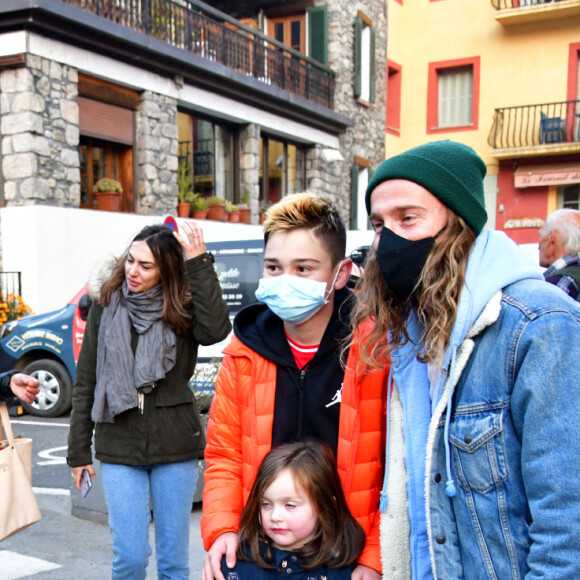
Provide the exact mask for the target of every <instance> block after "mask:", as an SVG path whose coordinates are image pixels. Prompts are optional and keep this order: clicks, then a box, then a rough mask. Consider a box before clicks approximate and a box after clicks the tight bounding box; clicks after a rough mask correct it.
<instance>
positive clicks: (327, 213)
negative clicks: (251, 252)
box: [264, 192, 346, 266]
mask: <svg viewBox="0 0 580 580" xmlns="http://www.w3.org/2000/svg"><path fill="white" fill-rule="evenodd" d="M300 228H304V229H309V230H312V233H313V234H314V235H315V236H316V237H317V238H318V239H319V240H320V242H321V243H322V245H323V247H324V249H325V250H326V251H327V252H328V254H329V255H330V258H331V260H332V265H333V266H336V264H338V263H339V262H340V261H341V260H342V259H343V258H344V256H345V253H346V228H345V227H344V223H343V221H342V218H341V217H340V215H339V213H338V211H337V210H336V209H335V208H334V207H333V206H332V204H331V202H330V200H329V199H328V198H326V197H321V196H319V195H315V194H313V193H309V192H304V193H295V194H292V195H288V196H287V197H284V198H282V199H281V200H280V201H279V202H278V203H276V204H275V205H273V206H272V207H271V208H270V209H269V210H268V212H267V214H266V221H265V222H264V246H265V245H266V244H267V243H268V240H269V239H270V236H271V235H272V234H273V233H275V232H279V231H292V230H297V229H300Z"/></svg>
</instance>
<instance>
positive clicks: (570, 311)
mask: <svg viewBox="0 0 580 580" xmlns="http://www.w3.org/2000/svg"><path fill="white" fill-rule="evenodd" d="M495 234H497V233H493V234H492V233H490V232H484V233H482V234H481V236H480V238H482V236H483V239H480V238H478V243H477V244H476V248H475V249H474V251H473V253H472V257H471V258H470V266H471V262H472V258H473V259H475V260H477V261H478V264H477V265H478V268H477V269H476V272H478V273H479V274H478V275H477V276H474V270H473V268H472V270H471V272H470V267H468V275H467V276H466V279H467V282H466V288H465V289H464V293H465V292H466V291H468V292H469V293H470V295H471V297H470V300H469V302H471V304H469V306H468V307H467V310H466V309H465V307H464V311H463V312H462V313H461V314H460V315H458V323H457V324H456V327H457V326H458V325H464V327H465V329H466V330H464V331H461V332H458V333H456V335H455V337H454V336H453V335H452V340H451V347H450V351H449V353H448V356H447V357H446V362H445V363H444V366H443V369H444V371H445V372H444V375H443V377H442V379H441V382H440V389H439V394H438V396H437V398H436V399H435V400H434V401H433V410H432V416H431V421H430V424H429V427H428V430H427V442H426V447H424V448H423V449H424V453H423V454H422V456H421V455H420V454H419V452H418V451H417V449H415V450H409V449H408V447H409V446H410V445H412V442H411V441H410V440H409V438H408V437H405V433H408V427H409V426H411V427H412V426H413V425H414V423H413V420H414V412H413V409H411V408H408V407H407V408H405V385H403V384H400V383H399V384H398V383H397V381H398V379H399V380H401V379H402V378H403V377H404V376H405V373H404V372H402V370H404V369H402V368H401V367H399V368H397V367H396V365H395V359H394V360H393V368H394V369H395V370H394V373H393V374H394V383H395V385H396V388H397V391H398V393H400V394H401V403H402V408H403V412H402V413H401V414H400V415H401V425H398V426H393V425H391V429H395V430H396V429H399V428H400V429H401V430H402V432H403V437H404V445H405V451H404V457H405V461H404V464H405V465H404V468H403V470H404V472H405V478H406V489H405V490H404V491H406V492H407V495H409V492H411V493H412V489H411V487H410V482H409V477H410V476H409V473H410V471H411V470H412V466H411V462H410V460H409V457H410V456H411V455H412V461H414V462H417V461H418V460H420V459H422V463H421V464H422V465H424V473H423V475H424V481H423V485H424V488H423V489H424V500H425V512H424V514H423V515H424V522H425V526H424V529H425V530H426V536H427V544H428V550H429V556H428V561H429V562H430V568H431V569H430V570H427V572H426V571H425V566H419V565H418V562H421V561H422V558H423V561H424V557H425V553H424V550H423V551H422V550H421V544H420V540H421V538H420V537H416V536H417V534H415V532H416V531H417V530H420V529H421V525H420V520H421V519H422V518H420V517H417V514H416V513H412V511H411V510H409V511H408V512H407V513H406V514H404V516H406V518H407V521H406V522H405V521H403V520H404V519H405V517H402V518H401V515H400V514H401V511H400V510H399V515H398V516H397V517H398V518H399V521H396V520H395V523H394V525H393V526H391V527H390V528H389V527H388V526H387V525H385V526H383V524H384V523H385V524H386V521H387V519H388V517H389V509H390V508H391V505H392V503H393V502H392V498H389V507H387V511H386V513H385V514H383V520H384V521H381V526H382V527H381V531H382V533H381V546H382V559H383V568H384V570H388V569H389V562H390V561H393V562H397V561H398V562H403V563H404V561H405V557H407V558H409V556H410V560H409V566H410V571H411V573H410V575H411V577H412V578H428V577H434V578H441V579H446V580H447V579H454V580H455V579H462V578H465V579H470V580H471V579H480V578H494V579H498V580H506V579H510V578H511V579H516V578H524V577H525V578H526V580H529V579H532V578H534V579H535V578H550V579H559V578H562V579H563V578H580V558H579V557H578V550H577V538H578V532H579V530H580V444H579V443H578V438H577V436H576V434H575V431H576V429H577V428H578V425H580V369H579V366H578V362H577V361H578V356H579V354H580V346H579V345H580V307H579V306H578V304H576V303H574V301H572V300H571V299H569V298H568V297H567V296H566V295H565V294H564V293H563V292H561V291H559V290H558V289H557V288H556V287H554V286H552V285H551V284H547V283H545V282H544V281H543V280H542V279H541V277H539V276H534V275H523V276H522V275H521V272H520V273H519V274H517V275H515V276H514V277H515V278H516V281H514V282H511V283H509V284H507V285H505V286H504V285H501V286H500V289H499V290H497V291H496V292H495V293H494V294H493V295H492V296H491V297H490V298H488V297H487V296H485V293H486V291H488V290H489V289H490V288H493V285H492V284H493V283H494V282H493V279H494V278H495V283H496V284H497V283H498V278H499V279H500V280H501V279H502V276H503V277H504V279H505V277H506V276H507V275H511V274H506V273H508V272H513V271H514V270H517V269H518V268H520V265H519V264H518V263H517V261H514V260H521V259H522V256H521V255H520V254H518V252H515V249H516V248H512V247H511V246H510V244H509V243H507V241H504V240H501V239H499V238H498V237H497V235H495ZM478 253H479V255H478ZM510 264H512V266H511V267H510ZM486 266H487V267H486ZM501 268H504V269H505V272H503V273H502V272H500V274H499V276H498V275H497V272H498V269H501ZM484 276H487V278H488V279H487V280H486V279H484V278H483V277H484ZM489 279H492V281H491V282H490V281H489ZM478 282H479V283H481V285H482V286H486V284H487V288H483V289H482V287H481V286H478V285H477V283H478ZM468 285H469V286H468ZM482 294H483V296H484V297H485V301H482V300H481V298H482ZM478 300H479V301H480V303H482V304H483V306H482V307H481V308H478V306H477V303H478ZM462 301H464V299H463V295H462ZM465 303H466V302H465V301H464V305H465ZM460 309H461V306H460ZM473 313H475V314H476V315H477V317H476V321H475V322H472V321H473V318H474V316H473ZM462 316H464V319H463V320H462V319H461V318H462ZM470 318H471V320H470ZM454 333H455V329H454ZM458 337H459V338H460V340H458ZM395 358H396V357H395ZM407 358H408V359H409V361H410V362H408V363H407V364H409V365H414V364H418V363H416V362H415V361H414V360H412V358H409V357H407ZM415 360H416V359H415ZM399 362H400V361H399ZM402 364H403V366H404V365H405V363H404V362H403V363H402ZM426 388H428V387H426ZM393 415H394V416H398V414H397V413H395V412H393ZM395 439H396V438H395ZM401 463H402V462H401ZM405 468H406V469H405ZM389 471H391V472H395V473H389V478H391V477H392V478H393V479H395V478H396V477H397V475H399V476H400V473H399V474H397V471H400V468H399V467H398V466H397V465H393V464H392V463H390V464H389ZM390 493H391V491H390V490H389V494H390ZM395 508H396V506H393V509H395ZM409 521H410V530H411V532H410V540H411V541H410V545H409V546H408V551H407V556H405V555H403V556H402V558H401V554H395V553H394V551H393V549H392V544H393V545H396V544H397V543H396V542H391V541H390V539H389V538H390V536H392V534H394V533H396V532H395V531H394V530H396V529H399V530H401V529H404V526H405V525H406V526H407V528H408V527H409ZM417 522H419V523H417ZM391 540H392V537H391ZM417 546H419V547H417ZM385 578H388V574H387V575H386V576H385Z"/></svg>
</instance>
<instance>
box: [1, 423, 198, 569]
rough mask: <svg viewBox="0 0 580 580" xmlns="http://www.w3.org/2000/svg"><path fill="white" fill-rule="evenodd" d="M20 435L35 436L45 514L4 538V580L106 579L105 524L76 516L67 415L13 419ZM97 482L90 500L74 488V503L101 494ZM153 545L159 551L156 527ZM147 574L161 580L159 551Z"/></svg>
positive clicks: (194, 563) (194, 532)
mask: <svg viewBox="0 0 580 580" xmlns="http://www.w3.org/2000/svg"><path fill="white" fill-rule="evenodd" d="M13 423H14V424H13V429H14V432H15V434H20V435H22V436H25V437H26V436H29V437H33V439H34V450H33V475H32V481H33V486H34V490H35V493H36V498H37V501H38V504H39V507H40V511H41V513H42V519H41V520H40V522H38V523H36V524H34V525H33V526H31V527H29V528H27V529H26V530H24V531H22V532H20V533H19V534H16V535H15V536H13V537H11V538H8V539H7V540H4V542H0V580H20V579H23V578H35V580H36V579H38V580H48V579H50V580H79V579H82V580H104V579H106V578H110V577H111V572H110V567H111V559H112V552H111V541H110V536H109V528H108V526H107V525H106V524H103V523H98V522H96V521H93V520H89V519H85V518H80V517H76V516H73V515H71V506H72V502H71V496H70V493H71V492H70V490H69V489H68V488H66V486H67V485H68V484H69V481H70V470H69V468H68V467H67V466H66V464H65V460H64V456H65V455H66V436H67V434H68V417H64V418H63V417H61V418H58V419H53V420H46V419H44V420H42V419H41V420H39V419H37V418H34V417H30V416H25V417H23V418H22V419H18V420H14V419H13ZM99 487H100V486H98V485H95V487H94V488H93V489H92V490H91V492H90V494H89V496H87V499H86V500H81V499H80V494H79V492H78V491H76V490H75V491H73V492H72V493H74V494H79V496H75V503H76V504H77V505H81V506H82V505H83V503H82V502H83V501H86V502H87V504H88V505H90V503H91V502H93V503H94V502H95V500H98V494H99V493H102V490H100V489H99ZM200 517H201V504H196V505H195V507H194V510H193V512H192V514H191V527H190V538H191V541H190V555H191V558H190V559H191V578H192V579H199V578H200V576H201V569H202V562H203V555H204V551H203V548H202V543H201V536H200V528H199V520H200ZM150 538H151V540H150V541H151V546H152V548H153V550H155V544H154V536H153V526H151V532H150ZM149 570H150V572H149V574H148V578H151V579H156V578H157V574H156V570H155V559H154V555H153V557H152V558H151V559H150V563H149Z"/></svg>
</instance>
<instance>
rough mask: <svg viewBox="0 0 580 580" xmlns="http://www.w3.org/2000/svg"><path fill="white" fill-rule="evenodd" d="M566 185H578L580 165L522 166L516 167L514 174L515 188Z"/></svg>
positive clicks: (579, 181) (572, 163)
mask: <svg viewBox="0 0 580 580" xmlns="http://www.w3.org/2000/svg"><path fill="white" fill-rule="evenodd" d="M568 183H580V163H578V162H571V163H550V164H546V165H524V166H522V167H518V168H517V169H516V170H515V172H514V185H515V186H516V187H538V186H542V185H566V184H568Z"/></svg>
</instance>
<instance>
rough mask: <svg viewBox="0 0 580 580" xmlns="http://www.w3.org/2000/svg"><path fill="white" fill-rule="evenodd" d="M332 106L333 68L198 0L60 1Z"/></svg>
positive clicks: (311, 99) (328, 106)
mask: <svg viewBox="0 0 580 580" xmlns="http://www.w3.org/2000/svg"><path fill="white" fill-rule="evenodd" d="M61 1H62V2H63V3H65V4H69V5H71V6H75V7H77V8H80V9H82V10H84V11H86V12H90V13H92V14H95V15H97V16H100V17H102V18H106V19H107V20H110V21H112V22H115V23H117V24H120V25H121V26H124V27H126V28H128V29H131V30H134V31H137V32H141V33H144V34H147V35H148V36H152V37H155V38H157V39H159V40H162V41H163V42H166V43H167V44H169V45H171V46H173V47H176V48H178V49H182V50H184V51H187V52H190V53H192V54H195V55H197V56H200V57H202V58H205V59H207V60H208V61H212V62H214V63H218V64H221V65H224V66H226V67H228V68H231V69H233V70H236V71H238V72H241V73H242V74H244V75H247V76H249V77H253V78H254V79H256V80H258V81H260V82H263V83H265V84H267V85H270V86H273V87H278V88H280V89H283V90H285V91H288V92H290V93H293V94H295V95H298V96H300V97H303V98H305V99H307V100H309V101H311V102H313V103H316V104H318V105H322V106H324V107H327V108H330V109H332V108H333V105H334V85H335V75H334V72H333V71H332V70H331V69H329V68H328V67H326V66H324V65H322V64H321V63H319V62H318V61H315V60H313V59H311V58H308V57H307V56H305V55H303V54H301V53H299V52H298V51H296V50H293V49H292V48H290V47H288V46H285V45H284V44H282V43H280V42H278V41H276V40H274V39H272V38H269V37H267V36H265V35H264V34H262V33H261V32H259V31H257V30H254V29H252V28H250V27H248V26H245V25H244V24H242V23H241V22H239V21H237V20H235V19H233V18H231V17H229V16H228V15H227V14H224V13H222V12H220V11H218V10H216V9H214V8H212V7H211V6H209V5H208V4H205V3H203V2H200V1H198V0H187V1H186V0H177V1H173V0H61Z"/></svg>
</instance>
